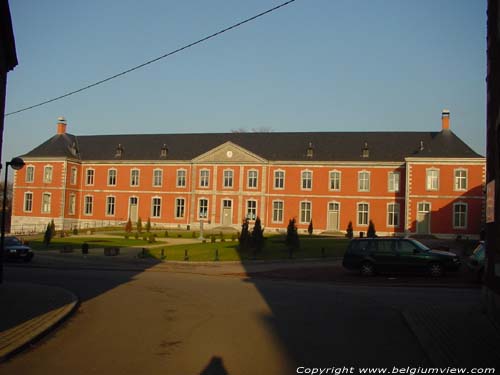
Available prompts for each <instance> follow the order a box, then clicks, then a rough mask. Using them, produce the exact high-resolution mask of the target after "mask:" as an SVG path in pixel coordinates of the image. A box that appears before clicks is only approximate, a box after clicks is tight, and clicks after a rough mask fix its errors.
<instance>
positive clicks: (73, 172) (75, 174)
mask: <svg viewBox="0 0 500 375" xmlns="http://www.w3.org/2000/svg"><path fill="white" fill-rule="evenodd" d="M77 177H78V169H77V168H76V167H71V172H70V175H69V183H70V185H76V183H77Z"/></svg>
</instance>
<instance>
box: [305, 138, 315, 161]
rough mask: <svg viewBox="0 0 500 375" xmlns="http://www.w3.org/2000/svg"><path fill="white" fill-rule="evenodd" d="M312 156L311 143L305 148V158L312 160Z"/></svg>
mask: <svg viewBox="0 0 500 375" xmlns="http://www.w3.org/2000/svg"><path fill="white" fill-rule="evenodd" d="M313 154H314V148H313V144H312V142H309V147H308V148H307V153H306V156H307V158H308V159H312V157H313Z"/></svg>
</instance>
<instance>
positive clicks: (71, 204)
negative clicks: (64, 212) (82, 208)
mask: <svg viewBox="0 0 500 375" xmlns="http://www.w3.org/2000/svg"><path fill="white" fill-rule="evenodd" d="M75 214H76V194H75V193H70V194H69V198H68V215H75Z"/></svg>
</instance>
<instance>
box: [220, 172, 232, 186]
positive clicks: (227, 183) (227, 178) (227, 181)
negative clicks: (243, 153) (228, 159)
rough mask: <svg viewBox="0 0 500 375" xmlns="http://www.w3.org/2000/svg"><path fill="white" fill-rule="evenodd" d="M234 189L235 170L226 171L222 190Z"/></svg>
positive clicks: (223, 173) (223, 175) (223, 174)
mask: <svg viewBox="0 0 500 375" xmlns="http://www.w3.org/2000/svg"><path fill="white" fill-rule="evenodd" d="M233 187H234V170H233V169H224V171H223V172H222V188H223V189H232V188H233Z"/></svg>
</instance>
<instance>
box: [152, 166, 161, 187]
mask: <svg viewBox="0 0 500 375" xmlns="http://www.w3.org/2000/svg"><path fill="white" fill-rule="evenodd" d="M162 185H163V171H162V170H161V169H155V170H154V171H153V186H156V187H158V186H162Z"/></svg>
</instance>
